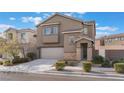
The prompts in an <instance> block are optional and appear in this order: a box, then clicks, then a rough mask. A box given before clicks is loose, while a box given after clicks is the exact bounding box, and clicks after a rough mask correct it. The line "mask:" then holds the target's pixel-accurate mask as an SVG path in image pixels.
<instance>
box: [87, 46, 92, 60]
mask: <svg viewBox="0 0 124 93" xmlns="http://www.w3.org/2000/svg"><path fill="white" fill-rule="evenodd" d="M92 52H93V50H92V48H87V60H88V61H91V60H92V54H93V53H92Z"/></svg>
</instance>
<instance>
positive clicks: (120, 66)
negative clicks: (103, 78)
mask: <svg viewBox="0 0 124 93" xmlns="http://www.w3.org/2000/svg"><path fill="white" fill-rule="evenodd" d="M114 69H115V71H116V72H117V73H124V63H115V64H114Z"/></svg>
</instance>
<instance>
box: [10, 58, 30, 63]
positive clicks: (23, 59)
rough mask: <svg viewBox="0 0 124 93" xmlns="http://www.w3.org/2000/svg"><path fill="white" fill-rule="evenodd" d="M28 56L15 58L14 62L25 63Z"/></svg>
mask: <svg viewBox="0 0 124 93" xmlns="http://www.w3.org/2000/svg"><path fill="white" fill-rule="evenodd" d="M28 61H29V60H28V58H15V59H13V60H12V63H13V64H18V63H24V62H28Z"/></svg>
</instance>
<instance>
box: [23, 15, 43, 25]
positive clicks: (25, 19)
mask: <svg viewBox="0 0 124 93" xmlns="http://www.w3.org/2000/svg"><path fill="white" fill-rule="evenodd" d="M21 19H22V22H24V23H29V22H31V23H34V24H35V25H37V24H39V23H40V22H41V21H42V18H41V17H32V16H30V17H22V18H21Z"/></svg>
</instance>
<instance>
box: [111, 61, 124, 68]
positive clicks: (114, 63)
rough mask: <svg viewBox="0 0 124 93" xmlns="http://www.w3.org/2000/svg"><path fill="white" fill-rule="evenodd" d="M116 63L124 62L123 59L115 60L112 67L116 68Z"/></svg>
mask: <svg viewBox="0 0 124 93" xmlns="http://www.w3.org/2000/svg"><path fill="white" fill-rule="evenodd" d="M115 63H124V60H123V59H120V60H115V61H113V62H112V67H114V64H115Z"/></svg>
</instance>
